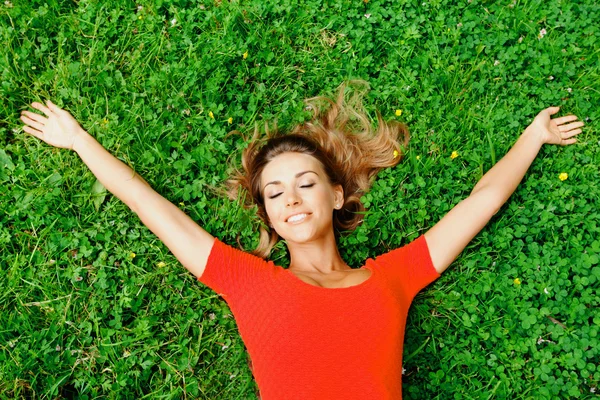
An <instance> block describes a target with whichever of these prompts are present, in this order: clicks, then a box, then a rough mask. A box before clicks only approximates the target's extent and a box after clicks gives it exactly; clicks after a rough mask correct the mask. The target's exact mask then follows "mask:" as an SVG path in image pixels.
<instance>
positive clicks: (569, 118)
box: [553, 115, 577, 125]
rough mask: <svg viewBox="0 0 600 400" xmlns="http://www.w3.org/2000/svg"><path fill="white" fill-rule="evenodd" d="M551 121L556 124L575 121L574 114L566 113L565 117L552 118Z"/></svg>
mask: <svg viewBox="0 0 600 400" xmlns="http://www.w3.org/2000/svg"><path fill="white" fill-rule="evenodd" d="M553 121H554V122H555V123H556V125H562V124H566V123H567V122H573V121H577V116H576V115H567V116H566V117H560V118H554V119H553Z"/></svg>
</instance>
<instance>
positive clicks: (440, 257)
mask: <svg viewBox="0 0 600 400" xmlns="http://www.w3.org/2000/svg"><path fill="white" fill-rule="evenodd" d="M558 110H559V107H550V108H547V109H545V110H543V111H542V112H540V113H539V114H538V115H537V116H536V117H535V119H534V120H533V122H532V123H531V125H529V126H528V127H527V129H525V132H523V134H522V135H521V137H519V140H517V142H516V143H515V145H514V146H513V147H512V148H511V149H510V151H509V152H508V153H507V154H506V155H505V156H504V157H503V158H502V159H501V160H500V161H499V162H498V163H496V165H494V167H493V168H492V169H490V170H489V171H488V172H487V173H486V174H485V175H484V176H483V177H482V178H481V179H480V180H479V182H478V183H477V185H475V188H474V189H473V191H472V192H471V194H470V196H469V197H467V198H466V199H464V200H462V201H461V202H460V203H458V204H457V205H456V206H455V207H454V208H453V209H452V210H450V212H448V214H446V215H445V216H444V218H442V219H441V220H440V221H439V222H438V223H437V224H435V225H434V226H433V228H431V229H430V230H429V231H427V233H425V239H426V241H427V245H428V247H429V252H430V255H431V259H432V261H433V266H434V267H435V269H436V270H437V272H438V273H440V274H441V273H442V272H444V271H445V270H446V268H448V266H449V265H450V264H451V263H452V262H453V261H454V260H455V259H456V257H457V256H458V255H459V254H460V252H461V251H463V249H464V248H465V247H466V246H467V244H468V243H469V242H470V241H471V240H472V239H473V238H474V237H475V235H477V234H478V233H479V231H481V229H483V227H484V226H485V225H486V224H487V223H488V221H489V220H490V219H491V218H492V216H493V215H494V214H496V213H497V212H498V210H499V209H500V207H502V205H503V204H504V203H505V202H506V200H508V198H509V197H510V196H511V194H512V193H513V192H514V191H515V189H516V188H517V186H518V185H519V182H521V179H523V176H524V175H525V172H527V169H528V168H529V166H530V165H531V163H532V162H533V160H534V159H535V157H536V156H537V154H538V152H539V151H540V149H541V148H542V146H543V145H544V144H546V143H547V144H559V145H563V146H566V145H569V144H573V143H575V142H576V139H575V138H574V136H575V135H578V134H579V133H581V129H580V128H581V127H582V126H583V122H581V121H577V117H576V116H574V115H569V116H566V117H561V118H554V119H552V118H551V115H553V114H556V113H557V112H558Z"/></svg>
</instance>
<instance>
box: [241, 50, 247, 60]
mask: <svg viewBox="0 0 600 400" xmlns="http://www.w3.org/2000/svg"><path fill="white" fill-rule="evenodd" d="M242 57H244V60H245V59H246V58H248V50H246V52H245V53H244V55H243V56H242Z"/></svg>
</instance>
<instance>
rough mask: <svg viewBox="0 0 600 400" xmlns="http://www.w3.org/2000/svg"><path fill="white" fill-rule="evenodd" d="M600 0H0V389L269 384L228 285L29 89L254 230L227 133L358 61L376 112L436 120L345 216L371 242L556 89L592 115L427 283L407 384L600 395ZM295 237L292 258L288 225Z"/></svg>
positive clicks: (184, 195) (193, 390)
mask: <svg viewBox="0 0 600 400" xmlns="http://www.w3.org/2000/svg"><path fill="white" fill-rule="evenodd" d="M598 21H600V6H599V5H598V3H597V2H595V1H593V0H582V1H568V0H561V1H553V2H548V1H541V0H538V1H535V0H502V1H485V0H468V1H467V0H462V1H450V0H426V1H423V0H418V1H414V0H413V1H410V0H399V1H388V0H353V1H321V0H305V1H301V2H292V1H290V0H281V1H274V2H270V1H264V0H249V1H245V0H244V1H239V0H238V1H231V2H228V1H222V0H214V1H206V0H202V1H199V2H196V1H186V0H154V1H149V0H143V1H142V0H140V1H139V2H138V3H134V2H131V1H119V0H112V1H94V0H79V1H60V0H44V1H38V0H28V1H22V0H12V2H11V1H6V2H2V4H0V36H1V38H2V48H1V50H0V74H1V85H0V98H1V102H0V111H1V112H0V249H1V252H0V398H47V399H50V398H52V399H55V398H72V397H78V398H81V399H92V398H94V399H95V398H132V399H133V398H136V399H143V398H161V399H171V398H172V399H179V398H200V399H237V398H239V399H255V398H257V396H256V390H257V387H256V384H255V382H254V380H253V378H252V374H251V372H250V369H249V366H248V356H247V353H246V351H245V348H244V345H243V342H242V341H241V339H240V337H239V335H238V332H237V328H236V324H235V320H234V319H233V318H232V315H231V313H230V310H229V308H228V307H227V304H226V303H225V302H224V301H223V300H222V299H221V298H219V297H218V296H217V295H216V294H215V293H214V292H212V291H211V290H210V289H208V288H207V287H205V286H204V285H202V284H200V283H198V282H197V281H196V280H195V279H194V277H193V276H192V275H191V274H190V273H188V272H187V271H186V270H185V269H183V268H182V267H181V265H180V264H178V262H177V261H176V259H175V258H174V257H173V256H172V255H171V254H170V253H169V252H168V250H167V249H166V247H165V246H164V245H162V243H161V242H159V240H158V239H157V238H156V237H155V236H153V235H152V234H151V233H150V231H149V230H148V229H146V228H145V227H144V226H143V225H142V224H141V222H140V221H139V219H138V218H137V217H136V215H135V214H133V213H132V212H131V211H130V210H129V209H128V208H127V206H125V205H124V204H122V203H121V202H120V201H119V200H118V199H116V198H114V197H112V196H111V195H110V194H109V193H107V192H106V191H105V190H104V188H103V187H102V185H100V184H98V182H96V179H95V177H94V176H93V175H92V173H91V172H90V171H89V170H88V169H87V167H86V166H85V165H84V164H83V163H82V162H81V160H80V159H79V158H78V157H77V155H76V154H75V153H73V152H69V151H66V150H58V149H54V148H51V147H50V146H47V145H46V144H44V143H42V142H40V141H39V140H37V139H35V138H32V137H26V136H25V135H24V133H23V132H22V130H21V123H20V121H19V120H18V116H19V113H20V111H21V110H23V109H25V108H26V107H27V104H29V103H31V102H32V101H40V100H45V99H52V100H53V101H54V102H56V103H57V104H58V105H60V106H63V107H66V109H67V110H69V111H70V112H71V113H72V114H73V115H74V116H75V117H76V118H77V119H78V120H79V121H80V122H81V123H82V125H83V126H84V128H85V129H87V130H88V131H89V132H90V133H91V134H92V135H93V136H94V137H96V138H97V139H98V140H99V141H100V142H101V143H102V144H103V145H104V146H105V147H106V148H107V149H108V150H109V151H111V152H112V153H113V154H115V155H116V156H117V157H118V158H120V159H121V160H123V161H125V162H126V163H128V164H129V165H130V166H131V167H132V168H134V169H135V170H136V171H137V172H138V173H139V174H140V175H141V176H143V177H144V178H145V179H146V180H147V181H148V182H149V183H150V184H151V185H152V186H153V187H154V188H155V189H156V190H157V191H158V192H160V193H161V194H162V195H163V196H165V197H166V198H168V199H169V200H170V201H172V202H173V203H175V204H178V205H179V206H180V207H181V208H182V209H183V210H185V212H186V213H188V214H189V215H190V216H191V217H192V218H193V219H194V220H196V221H198V223H200V224H201V225H202V226H203V227H204V228H205V229H206V230H208V231H209V232H210V233H212V234H213V235H216V236H217V237H219V238H221V239H222V240H223V241H225V242H227V243H230V244H236V243H240V244H241V245H242V246H243V247H244V248H246V249H249V248H251V247H252V246H253V245H255V244H256V242H257V233H256V232H257V231H256V228H257V226H258V220H257V218H256V216H255V214H254V213H253V212H252V211H245V210H243V209H241V208H240V206H239V205H238V204H236V203H235V202H230V201H228V200H225V199H223V198H222V197H220V196H218V195H217V194H215V192H214V191H213V190H212V188H215V187H219V186H220V185H221V183H222V182H223V181H224V179H226V177H227V176H228V173H229V169H228V168H229V167H228V165H232V164H235V163H236V162H239V156H240V150H241V149H242V148H243V147H244V146H245V145H246V142H245V141H244V139H243V138H242V137H241V136H239V135H228V132H229V131H231V130H233V129H238V130H241V131H244V132H250V131H251V130H252V129H253V127H254V125H255V123H259V124H262V123H264V121H274V120H275V119H277V120H278V123H279V126H282V127H288V128H289V127H292V126H293V125H294V124H295V123H298V122H299V121H303V120H304V119H305V118H306V117H307V115H306V112H305V110H304V106H303V103H302V100H303V99H304V98H308V97H311V96H315V95H319V94H331V93H333V91H334V90H335V88H336V87H337V86H338V85H339V84H340V83H342V82H343V81H345V80H348V79H355V78H358V79H364V80H366V81H368V82H369V83H370V85H371V87H372V91H371V92H370V93H369V95H368V96H367V98H366V100H365V102H366V105H367V110H368V112H369V113H370V114H371V116H374V115H375V110H376V109H378V110H380V111H381V112H382V114H383V115H384V117H385V118H387V119H392V118H396V119H399V120H401V121H403V122H405V123H407V124H408V126H409V127H410V130H411V135H412V137H411V143H410V148H409V150H408V153H407V158H406V159H405V161H404V162H403V163H401V164H400V165H399V166H397V167H395V168H393V169H388V170H385V171H383V172H382V173H380V174H379V176H378V178H377V180H376V181H375V183H374V186H373V189H372V190H371V192H370V193H369V194H367V195H365V196H364V199H363V200H364V202H365V205H366V206H367V208H368V211H367V213H366V216H365V220H364V223H363V224H362V225H361V226H360V227H359V228H358V229H357V230H356V231H355V232H354V233H352V234H350V235H348V236H345V237H344V238H343V239H342V240H341V243H340V247H341V251H342V253H343V256H344V257H345V259H346V260H347V262H348V263H349V264H350V265H351V266H358V265H360V264H361V263H362V262H363V261H364V260H365V258H367V257H372V256H375V255H377V254H380V253H382V252H384V251H386V250H387V249H389V248H393V247H397V246H401V245H403V244H406V243H408V242H409V241H411V240H413V239H415V238H416V237H417V236H418V235H420V234H422V233H424V232H425V231H426V230H427V229H429V228H431V227H432V226H433V225H434V224H435V223H436V222H437V221H438V220H439V219H440V218H441V217H442V216H444V215H445V214H446V213H447V212H448V211H449V210H450V209H451V208H452V207H453V206H454V205H456V204H457V203H458V202H459V201H460V200H461V199H463V198H465V197H466V196H467V195H468V194H469V193H470V191H471V189H472V188H473V186H474V185H475V183H476V182H477V181H478V179H479V178H481V176H482V175H483V174H484V173H485V172H486V171H487V170H488V169H489V168H491V167H492V166H493V165H494V163H495V162H497V161H498V160H499V159H500V158H501V157H502V156H503V155H504V154H505V153H506V152H507V151H508V149H509V148H510V146H511V145H512V144H513V143H514V142H515V140H516V139H517V138H518V136H519V134H520V133H521V132H522V131H523V130H524V128H525V127H526V126H527V125H528V124H529V123H530V122H531V121H532V119H533V117H534V116H535V115H536V114H537V113H538V112H539V111H540V110H542V109H543V108H546V107H548V106H550V105H560V106H561V107H562V111H561V113H560V114H559V115H567V114H569V113H573V114H576V115H577V116H579V117H580V119H582V120H584V121H585V122H586V127H585V128H584V133H583V134H581V135H579V143H578V144H576V145H573V146H570V147H568V148H561V147H557V146H546V147H544V148H543V149H542V151H541V152H540V154H539V156H538V158H537V159H536V160H535V161H534V163H533V165H532V167H531V168H530V170H529V172H528V173H527V175H526V176H525V178H524V180H523V182H522V184H521V185H520V186H519V188H518V189H517V191H516V192H515V194H514V195H513V196H512V197H511V199H510V200H509V201H508V203H507V204H506V205H505V206H504V207H503V208H502V209H501V210H500V212H499V213H498V214H497V215H496V216H495V217H494V218H493V220H492V221H491V222H490V223H489V225H488V226H487V227H486V228H485V229H484V230H483V231H482V232H481V233H480V234H479V235H478V236H477V237H476V238H475V239H474V240H473V241H472V242H471V243H470V245H469V246H468V247H467V248H466V250H465V251H464V252H463V253H462V254H461V255H460V257H459V258H458V259H457V260H456V261H455V262H454V264H453V266H452V267H451V268H450V269H449V270H448V271H447V272H446V273H445V274H444V275H443V276H442V277H441V278H440V279H439V280H438V281H436V282H435V283H434V284H432V285H431V286H429V287H428V288H427V289H425V290H424V291H423V292H422V293H421V294H420V295H419V296H418V297H417V298H416V300H415V302H414V304H413V307H412V309H411V313H410V315H409V321H408V326H407V333H406V343H405V355H404V364H405V365H404V368H405V372H404V377H403V385H404V397H405V398H407V399H425V398H431V399H433V398H440V399H447V398H452V399H543V398H549V399H550V398H551V399H557V398H582V399H584V398H592V397H595V396H596V395H597V393H596V391H597V390H600V389H598V385H599V382H600V365H599V364H600V355H599V351H600V350H599V349H600V338H599V336H598V331H599V329H600V313H599V311H598V306H599V300H600V294H599V287H600V283H599V282H600V265H599V262H598V261H599V254H600V238H599V236H600V235H599V234H600V223H599V221H600V218H599V216H600V214H599V210H598V205H599V195H600V189H599V185H598V178H599V167H598V166H599V165H600V155H599V154H600V153H599V148H600V142H599V138H598V135H597V132H598V125H597V120H598V118H599V117H600V115H599V107H598V106H599V100H600V95H599V91H600V84H599V82H600V76H599V73H598V71H599V68H598V66H599V65H600V60H599V54H600V51H599V50H598V49H599V47H598V46H599V43H600V29H599V26H598ZM396 110H398V111H396ZM453 152H456V153H455V155H457V157H454V158H452V157H451V154H452V153H453ZM561 173H566V174H567V175H568V178H567V179H566V180H560V179H559V175H560V174H561ZM562 177H563V178H564V175H563V176H562ZM273 259H274V261H276V262H277V263H281V264H282V265H286V262H287V261H286V260H287V255H286V253H285V251H284V247H283V246H282V245H279V246H278V247H277V248H276V250H275V253H274V255H273Z"/></svg>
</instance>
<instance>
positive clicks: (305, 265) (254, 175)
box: [21, 87, 583, 399]
mask: <svg viewBox="0 0 600 400" xmlns="http://www.w3.org/2000/svg"><path fill="white" fill-rule="evenodd" d="M343 99H344V95H343V87H342V90H341V91H340V95H339V97H338V101H337V102H336V103H334V102H332V101H330V106H331V107H330V110H329V112H327V113H325V114H319V113H317V114H315V116H316V118H315V119H314V120H313V121H311V122H309V123H307V124H303V125H301V126H299V127H297V128H296V129H295V130H294V131H293V134H292V135H283V136H282V135H279V136H276V137H275V138H271V139H269V141H268V142H267V143H266V145H264V146H262V147H261V146H260V144H259V143H258V142H254V143H253V144H251V145H250V147H249V148H248V149H247V150H246V152H245V154H244V158H243V167H244V168H243V171H242V172H240V173H238V174H237V176H236V177H234V179H233V180H232V182H231V183H232V185H233V189H234V191H235V189H239V188H240V187H243V188H245V189H246V191H247V192H248V193H250V194H251V195H252V199H251V201H250V203H254V204H256V205H258V214H259V216H260V217H261V218H262V219H263V221H264V222H265V228H263V229H262V232H261V233H262V234H261V242H260V245H259V248H258V249H256V251H255V252H254V253H255V254H249V253H246V252H242V251H240V250H237V249H234V248H232V247H230V246H227V245H225V244H223V243H222V242H220V241H219V240H218V239H215V238H214V237H213V236H211V235H210V234H209V233H207V232H206V231H204V230H203V229H202V228H201V227H200V226H198V225H197V224H196V223H195V222H194V221H192V220H191V219H190V218H189V217H188V216H187V215H186V214H184V213H183V212H182V211H181V210H179V209H178V208H177V207H175V206H174V205H173V204H171V203H170V202H169V201H167V200H166V199H164V198H163V197H161V196H160V195H159V194H158V193H156V192H155V191H154V190H152V188H150V186H149V185H148V184H147V183H146V182H145V181H144V180H143V179H142V178H141V177H140V176H138V175H137V174H135V173H134V172H133V171H132V170H131V169H130V168H129V167H127V166H126V165H125V164H123V163H122V162H120V161H119V160H117V159H116V158H115V157H113V156H112V155H110V154H109V153H108V152H107V151H106V150H105V149H104V148H102V146H101V145H100V144H99V143H98V142H97V141H96V140H94V139H93V138H92V137H91V136H90V135H89V134H88V133H87V132H86V131H84V130H83V129H82V128H81V126H80V125H79V124H78V123H77V122H76V121H75V119H74V118H73V117H72V116H71V115H70V114H69V113H68V112H67V111H65V110H63V109H61V108H59V107H57V106H56V105H54V104H53V103H52V102H50V101H48V102H47V104H46V105H43V104H41V103H33V104H32V107H33V108H35V109H36V110H39V111H40V112H41V113H42V114H43V115H40V114H38V113H33V112H28V111H24V112H23V114H22V116H21V119H22V121H23V122H24V123H25V124H26V126H25V127H24V131H25V132H27V133H29V134H31V135H33V136H35V137H37V138H39V139H41V140H43V141H45V142H46V143H48V144H50V145H53V146H56V147H61V148H67V149H71V150H74V151H75V152H77V154H78V155H79V156H80V157H81V159H82V160H83V161H84V162H85V163H86V164H87V166H88V167H89V168H90V169H91V170H92V172H93V173H94V174H95V175H96V177H97V178H98V179H99V180H100V181H101V182H102V183H103V184H104V186H105V187H106V188H107V189H108V190H109V191H110V192H112V193H113V194H114V195H116V196H117V197H118V198H119V199H121V200H122V201H123V202H125V203H126V204H127V205H128V206H129V207H130V208H131V209H132V210H133V211H134V212H135V213H136V214H137V215H138V216H139V217H140V219H141V220H142V222H143V223H144V224H145V225H146V226H148V228H150V230H152V232H154V233H155V234H156V235H157V236H158V237H159V238H160V239H161V240H162V241H163V242H164V243H165V244H166V245H167V246H168V247H169V249H170V250H171V251H172V252H173V254H174V255H175V256H176V257H177V258H178V260H179V261H180V262H181V263H182V264H183V265H184V266H185V267H186V268H187V269H188V270H189V271H190V272H192V273H193V274H194V275H195V276H196V277H197V278H198V279H199V280H200V281H201V282H203V283H204V284H206V285H207V286H209V287H210V288H211V289H213V290H215V291H216V292H217V293H219V294H221V295H222V296H223V297H224V299H225V300H226V301H227V302H228V304H229V306H230V308H231V310H232V312H233V314H234V316H235V318H236V321H237V324H238V328H239V331H240V334H241V337H242V338H243V340H244V342H245V344H246V347H247V348H248V352H249V354H250V356H251V359H252V361H253V373H254V376H255V378H256V381H257V384H258V387H259V389H260V391H261V396H262V398H263V399H282V398H285V399H296V398H297V399H321V398H322V399H337V398H340V399H399V398H401V376H402V345H403V337H404V327H405V321H406V314H407V312H408V308H409V306H410V303H411V301H412V299H413V298H414V296H415V295H416V294H417V292H418V291H419V290H420V289H422V288H423V287H425V286H426V285H427V284H429V283H430V282H432V281H433V280H435V279H436V278H437V277H439V275H440V274H441V273H442V272H443V271H444V270H445V269H446V268H447V267H448V266H449V265H450V263H452V261H453V260H454V259H455V258H456V257H457V256H458V254H459V253H460V252H461V251H462V250H463V249H464V248H465V247H466V245H467V244H468V243H469V241H470V240H471V239H472V238H473V237H474V236H475V235H476V234H477V233H478V232H479V231H480V230H481V229H482V228H483V226H484V225H485V224H486V223H487V222H488V221H489V220H490V218H491V217H492V216H493V215H494V214H495V213H496V212H497V211H498V210H499V209H500V207H501V206H502V205H503V204H504V202H506V200H507V199H508V198H509V196H510V195H511V194H512V193H513V192H514V190H515V188H516V187H517V185H518V184H519V182H520V181H521V179H522V178H523V176H524V174H525V172H526V170H527V169H528V167H529V166H530V165H531V163H532V162H533V160H534V158H535V157H536V155H537V153H538V152H539V150H540V148H541V147H542V145H543V144H560V145H568V144H572V143H575V141H576V139H575V138H574V136H576V135H577V134H579V133H581V129H580V128H581V127H582V126H583V123H582V122H580V121H577V117H575V116H572V115H571V116H566V117H561V118H555V119H552V118H551V116H552V115H553V114H556V113H557V112H558V111H559V108H558V107H550V108H547V109H545V110H543V111H542V112H540V113H539V114H538V115H537V116H536V117H535V119H534V121H533V122H532V124H531V125H529V126H528V127H527V129H526V130H525V131H524V132H523V134H522V135H521V136H520V138H519V139H518V141H517V142H516V144H515V145H514V146H513V148H512V149H511V150H510V151H509V152H508V153H507V154H506V155H505V156H504V158H502V160H500V161H499V162H498V163H497V164H496V165H495V166H494V167H493V168H492V169H491V170H490V171H488V172H487V173H486V174H485V175H484V176H483V177H482V179H481V180H480V181H479V182H478V183H477V185H476V186H475V188H474V189H473V191H472V193H471V194H470V196H469V197H467V198H466V199H464V200H463V201H461V202H460V203H459V204H457V205H456V206H455V207H454V208H453V209H452V210H451V211H450V212H449V213H448V214H447V215H446V216H445V217H444V218H443V219H442V220H441V221H439V222H438V223H437V224H436V225H435V226H433V227H432V228H431V229H430V230H429V231H427V232H426V233H425V234H424V235H422V236H421V237H419V238H417V239H416V240H414V241H413V242H412V243H410V244H408V245H406V246H404V247H402V248H399V249H396V250H392V251H390V252H388V253H386V254H383V255H380V256H378V257H376V258H375V259H368V260H367V261H366V262H365V265H364V267H362V268H359V269H352V268H350V267H349V266H348V265H347V264H346V263H345V262H344V260H343V259H342V258H341V256H340V254H339V251H338V248H337V244H336V235H337V234H338V233H339V232H341V231H343V230H348V229H353V228H354V227H356V225H357V224H358V223H359V222H360V214H356V213H355V212H356V211H357V210H360V209H361V208H362V205H361V204H360V200H359V199H360V195H361V194H362V193H364V192H365V191H366V190H367V189H368V186H369V181H370V178H372V177H373V176H374V175H375V174H376V173H377V171H378V170H380V169H381V168H382V167H385V166H390V165H394V164H395V163H397V162H398V161H399V159H400V157H399V150H400V145H399V141H401V140H402V139H403V138H404V139H405V140H404V141H405V142H406V138H407V136H406V134H407V132H406V131H405V129H404V128H403V126H401V125H394V124H385V123H384V122H383V121H381V118H380V120H379V127H378V131H377V133H376V134H375V135H372V134H371V133H370V127H369V126H368V120H367V119H366V118H365V117H364V114H362V113H360V112H358V113H357V112H354V111H353V109H351V108H349V107H347V105H345V103H344V100H343ZM349 115H354V116H356V117H358V118H355V119H354V121H358V125H357V126H358V128H356V126H354V127H352V123H351V121H350V120H349V117H348V116H349ZM355 125H356V124H355ZM357 131H360V132H362V133H359V134H356V132H357ZM369 135H371V137H369ZM365 160H366V161H365ZM266 226H268V227H269V229H266ZM279 238H283V239H285V241H286V244H287V247H288V250H289V253H290V266H289V268H288V269H283V268H281V267H279V266H276V265H274V264H273V262H267V261H265V260H264V259H263V258H261V257H259V256H257V255H260V256H262V257H267V256H268V254H269V252H270V249H271V248H272V246H273V244H274V243H275V242H276V241H277V240H278V239H279Z"/></svg>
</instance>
